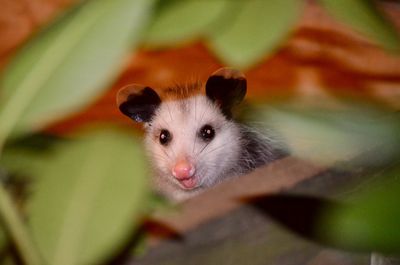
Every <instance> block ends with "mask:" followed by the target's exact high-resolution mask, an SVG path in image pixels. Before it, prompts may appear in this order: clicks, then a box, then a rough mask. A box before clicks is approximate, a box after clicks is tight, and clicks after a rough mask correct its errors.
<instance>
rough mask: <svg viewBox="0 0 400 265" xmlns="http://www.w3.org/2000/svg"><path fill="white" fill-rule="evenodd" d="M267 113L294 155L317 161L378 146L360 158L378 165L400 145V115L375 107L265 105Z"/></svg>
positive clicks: (342, 157) (268, 120)
mask: <svg viewBox="0 0 400 265" xmlns="http://www.w3.org/2000/svg"><path fill="white" fill-rule="evenodd" d="M263 113H264V115H265V116H264V121H265V122H266V123H268V124H270V125H271V126H272V127H274V129H275V130H276V131H277V132H278V133H279V135H281V136H282V138H283V139H284V141H285V143H287V145H288V147H289V149H290V151H291V154H292V155H295V156H298V157H300V158H303V159H309V160H312V161H314V162H317V163H322V164H332V163H334V162H338V161H346V160H348V159H350V158H354V157H355V156H359V155H361V154H363V153H364V152H366V151H368V150H371V149H378V150H379V152H377V153H375V154H374V155H373V156H366V157H365V160H364V161H360V163H364V164H368V165H374V163H379V161H384V160H388V159H390V158H391V157H393V156H394V155H396V154H398V150H399V148H400V142H399V132H400V127H399V125H400V120H399V118H398V117H395V116H393V115H388V113H384V112H379V111H375V110H372V108H371V109H368V108H357V107H349V108H347V109H342V110H329V109H322V108H309V109H298V108H293V107H288V108H284V107H281V108H276V109H272V108H265V109H264V110H263ZM259 119H260V117H258V118H257V120H259ZM377 157H379V159H377Z"/></svg>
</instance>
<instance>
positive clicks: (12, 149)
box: [0, 134, 67, 178]
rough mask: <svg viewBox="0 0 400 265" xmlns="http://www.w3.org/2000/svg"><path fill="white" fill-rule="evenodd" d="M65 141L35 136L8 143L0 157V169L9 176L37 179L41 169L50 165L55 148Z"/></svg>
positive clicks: (39, 135)
mask: <svg viewBox="0 0 400 265" xmlns="http://www.w3.org/2000/svg"><path fill="white" fill-rule="evenodd" d="M66 141H67V140H66V139H63V138H61V137H57V136H53V135H45V134H36V135H30V136H27V137H23V138H21V139H17V140H15V141H10V142H8V143H7V145H6V146H5V147H4V149H3V152H2V153H1V156H0V168H3V169H4V170H6V171H7V173H9V174H10V175H12V176H13V175H18V176H20V177H30V178H32V177H38V176H40V174H41V169H42V168H43V167H44V166H45V165H46V164H47V163H51V159H52V155H53V154H54V150H55V149H56V148H57V146H58V145H59V144H61V143H63V142H66Z"/></svg>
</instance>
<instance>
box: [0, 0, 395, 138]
mask: <svg viewBox="0 0 400 265" xmlns="http://www.w3.org/2000/svg"><path fill="white" fill-rule="evenodd" d="M77 2H78V1H73V0H62V1H61V0H59V1H57V0H54V1H51V0H32V1H19V0H18V1H6V0H2V2H1V7H2V8H1V13H0V18H1V19H0V22H1V26H0V38H1V41H0V65H1V68H2V69H3V68H4V67H6V65H7V63H8V62H9V61H10V59H12V57H13V55H14V54H15V53H16V52H17V51H18V49H19V48H20V47H21V46H22V45H23V44H24V43H25V42H27V41H28V40H29V39H30V38H32V36H34V35H35V34H36V33H37V32H38V30H39V29H40V28H41V27H43V26H45V25H46V24H48V23H51V21H52V19H54V18H55V17H56V16H57V15H60V13H62V12H63V11H64V10H65V9H67V8H69V7H71V6H73V5H75V4H77ZM176 2H179V1H176ZM189 2H190V1H189ZM192 2H193V1H192ZM206 2H207V1H206ZM221 2H223V1H221ZM238 2H240V1H238ZM272 2H274V1H272ZM286 2H288V3H286ZM295 2H296V1H285V3H284V2H283V4H282V5H283V6H285V5H292V6H293V5H294V4H293V3H295ZM302 2H304V3H302V4H303V5H304V7H300V6H298V4H296V8H293V7H292V8H290V10H288V11H287V10H285V7H281V9H282V11H280V10H279V8H277V11H276V12H277V13H276V14H277V15H276V16H278V14H279V15H280V13H279V12H282V13H285V12H286V13H288V14H289V15H286V16H285V15H281V18H280V19H281V21H280V20H279V18H276V21H273V20H271V22H272V23H280V24H287V25H285V27H284V28H283V29H280V31H281V32H280V33H278V34H275V33H274V32H272V33H268V30H271V29H270V28H276V26H275V25H274V26H272V25H268V24H265V25H260V24H261V23H263V18H262V17H261V18H257V17H255V18H254V20H256V21H255V22H254V23H255V24H258V25H259V27H261V28H264V29H265V31H266V32H267V34H275V35H277V36H276V37H272V40H267V41H266V42H265V44H264V46H265V47H263V48H261V49H259V51H256V53H258V54H257V56H256V58H255V59H252V58H250V59H245V60H247V61H245V63H243V64H242V63H241V62H239V63H236V65H234V66H236V67H239V68H242V70H243V71H244V73H245V74H246V76H247V79H248V87H249V95H248V96H249V98H250V99H258V100H264V101H265V100H272V99H276V98H292V99H293V98H299V99H302V100H303V99H304V98H308V99H309V102H313V103H316V102H317V101H315V100H314V98H318V99H322V100H323V101H322V102H323V103H322V104H335V102H336V103H337V100H336V98H337V97H338V96H343V94H347V95H351V96H355V97H358V98H362V99H367V100H371V101H373V102H378V103H381V104H384V105H386V106H388V107H390V108H393V109H398V108H399V106H400V105H399V104H400V103H399V99H400V92H399V89H398V85H399V82H400V59H399V58H398V56H396V54H394V53H393V52H391V51H388V50H385V49H384V47H382V45H381V44H380V43H379V39H378V40H377V39H374V38H371V37H369V36H368V37H366V36H365V35H363V34H361V33H360V30H357V29H355V30H354V28H352V24H351V23H345V22H344V21H342V20H340V19H339V18H337V17H335V16H332V14H331V13H329V12H328V11H329V10H328V11H327V9H326V8H324V7H323V5H322V4H321V2H318V1H302ZM322 2H323V1H322ZM361 2H362V1H361ZM376 2H377V5H378V8H379V10H380V11H382V12H383V14H384V16H385V18H386V19H388V20H390V22H391V23H392V25H393V26H394V27H395V28H396V29H397V30H399V27H400V19H399V18H400V13H399V12H400V6H399V3H398V2H397V1H376ZM228 4H229V3H228ZM177 5H179V4H177ZM267 5H268V4H267ZM272 5H273V4H272ZM210 6H212V4H211V5H210ZM191 8H192V9H193V10H192V9H191ZM196 8H197V7H196V6H195V5H194V6H193V7H188V10H187V11H186V14H185V16H183V15H182V14H180V13H179V14H178V15H176V17H177V21H176V23H177V25H173V24H172V25H168V24H167V23H170V24H171V23H172V22H170V21H167V20H168V19H170V18H165V21H164V22H165V23H166V24H165V25H161V26H159V29H156V30H158V31H161V32H165V33H163V34H164V35H163V34H162V33H158V34H159V35H160V36H156V34H157V32H156V33H154V34H153V35H155V37H154V38H153V39H152V38H151V36H150V37H149V41H147V42H145V43H141V44H140V45H139V47H138V48H137V49H132V52H131V53H130V54H129V55H126V58H124V60H125V62H126V63H125V66H124V67H123V69H121V71H120V75H119V77H118V78H117V80H116V81H115V82H114V83H113V84H112V85H111V86H109V88H108V89H107V91H106V93H104V94H103V95H102V96H101V97H100V98H98V99H97V100H96V102H94V103H92V104H91V105H90V106H88V107H85V108H84V109H82V111H80V112H79V113H77V114H74V115H72V116H69V117H67V118H65V119H62V120H61V121H57V122H56V123H55V124H54V123H53V124H51V125H50V126H49V127H48V129H47V130H48V131H51V132H54V133H57V134H63V133H65V132H67V131H71V130H74V129H75V128H76V127H79V126H81V125H82V124H85V123H90V122H93V121H113V122H117V123H123V124H130V121H129V119H127V118H125V117H123V116H122V115H120V113H119V111H118V109H117V108H116V107H115V93H116V91H117V90H118V89H119V88H120V87H122V86H124V85H126V84H130V83H141V84H145V85H148V86H153V87H156V88H160V87H165V86H168V85H171V84H174V83H180V82H186V81H188V80H191V79H193V78H198V79H200V80H203V81H204V80H206V78H207V77H208V76H209V75H210V73H212V72H213V71H214V70H216V69H218V68H219V67H221V66H231V62H232V61H234V60H229V58H228V59H227V60H224V56H226V55H224V54H223V52H220V49H219V48H215V47H216V46H217V47H218V44H215V42H218V41H219V40H218V39H217V40H213V39H211V40H210V39H209V38H207V36H205V35H206V34H203V33H204V32H205V30H204V29H209V28H210V25H209V24H212V23H215V22H213V21H211V19H206V21H205V23H204V25H193V26H192V27H193V29H189V30H187V31H188V32H178V33H175V32H172V33H169V32H168V31H169V30H170V29H169V27H177V26H178V25H179V24H180V23H182V24H183V23H185V19H187V21H190V18H191V15H190V12H193V13H195V12H196ZM206 8H207V6H206ZM210 8H211V7H210ZM214 8H219V9H220V10H218V11H216V12H219V13H221V14H222V15H225V16H226V14H224V12H226V13H228V12H229V11H226V10H225V8H228V7H218V6H216V7H214ZM349 8H350V7H349ZM176 9H177V10H178V9H179V7H177V8H176ZM293 9H296V10H293ZM198 10H200V12H202V10H201V7H198ZM167 11H168V12H173V10H172V11H169V10H167ZM177 12H180V11H179V10H178V11H177ZM348 12H349V13H351V12H352V11H351V10H350V9H349V10H348ZM229 13H230V14H228V15H231V16H233V18H229V17H228V18H227V20H228V22H227V23H232V24H233V25H234V22H235V21H234V14H233V15H232V14H231V13H234V9H233V11H231V12H229ZM264 13H265V16H268V15H269V13H268V11H265V12H264ZM205 14H207V13H205ZM221 14H215V15H214V14H210V16H218V15H221ZM167 15H168V14H167ZM200 15H201V14H200ZM200 15H199V16H200ZM179 16H181V17H179ZM287 16H289V18H286V17H287ZM192 17H193V16H192ZM194 17H195V19H197V17H196V16H194ZM356 19H358V18H356ZM170 20H172V19H170ZM257 20H258V21H257ZM187 21H186V23H188V22H187ZM161 22H163V21H161ZM161 22H160V23H161ZM264 23H269V21H268V20H266V21H265V22H264ZM258 25H257V26H258ZM245 26H247V27H251V26H252V25H251V23H249V24H248V25H245ZM245 26H244V27H245ZM368 26H369V25H368V21H367V22H366V25H365V27H368ZM162 27H164V28H162ZM213 28H215V26H213ZM156 30H155V31H156ZM190 30H191V31H190ZM257 30H258V29H255V30H254V32H257ZM196 31H197V32H196ZM237 31H238V34H239V35H240V34H241V35H242V36H236V37H235V38H236V39H238V42H240V41H241V40H240V38H249V36H248V34H246V33H241V32H240V31H239V30H237ZM249 31H250V32H251V36H250V38H252V39H249V40H247V43H246V41H245V43H244V44H243V49H252V43H253V44H254V45H257V42H263V38H264V37H263V36H262V35H255V34H257V33H253V32H252V29H249ZM206 33H207V32H206ZM168 34H170V38H171V39H172V40H171V39H168ZM185 34H186V35H185ZM217 34H218V33H217ZM228 37H229V36H228ZM232 39H233V40H235V39H234V38H233V37H232ZM246 45H247V46H248V47H247V46H246ZM232 53H241V51H238V52H235V51H234V50H233V51H232ZM234 62H235V61H234ZM294 100H296V99H294ZM320 102H321V101H320Z"/></svg>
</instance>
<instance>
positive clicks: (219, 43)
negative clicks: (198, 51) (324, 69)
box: [209, 0, 303, 68]
mask: <svg viewBox="0 0 400 265" xmlns="http://www.w3.org/2000/svg"><path fill="white" fill-rule="evenodd" d="M302 5H303V3H302V1H293V0H270V1H264V0H249V1H244V2H243V3H242V5H237V8H239V9H240V10H239V11H238V14H237V16H236V17H234V18H232V20H231V21H229V22H230V26H229V27H227V28H226V29H225V31H221V30H219V28H218V27H215V30H212V32H211V33H210V37H209V45H210V47H211V48H212V49H213V50H214V51H215V53H216V54H217V55H218V56H219V57H220V58H221V59H222V60H223V61H224V62H225V63H227V64H229V65H231V66H235V67H239V68H246V67H249V66H251V65H252V64H254V63H256V62H258V61H260V60H262V59H263V58H264V57H265V56H267V55H269V54H271V53H272V52H273V51H274V50H275V49H276V48H277V46H278V45H279V43H280V42H281V41H282V39H283V38H285V37H286V36H287V35H288V33H289V31H290V29H292V26H293V24H294V22H295V21H296V19H297V17H298V15H299V14H300V12H301V10H302V8H301V7H302Z"/></svg>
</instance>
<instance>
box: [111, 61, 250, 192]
mask: <svg viewBox="0 0 400 265" xmlns="http://www.w3.org/2000/svg"><path fill="white" fill-rule="evenodd" d="M245 94H246V79H245V77H244V75H243V74H242V73H240V72H239V71H236V70H233V69H228V68H222V69H220V70H218V71H217V72H215V73H214V74H212V75H211V76H210V77H209V78H208V80H207V82H206V84H205V85H204V86H203V85H201V84H200V83H196V84H192V85H185V86H176V87H172V88H167V89H164V90H161V91H159V92H157V91H156V90H154V89H152V88H150V87H147V86H142V85H130V86H127V87H124V88H122V89H121V90H120V91H119V92H118V96H117V104H118V106H119V109H120V110H121V112H122V113H123V114H125V115H126V116H128V117H130V118H131V119H133V120H134V121H136V122H140V123H144V128H145V130H146V134H145V146H146V148H147V150H148V153H149V156H150V158H151V160H152V164H153V166H154V169H155V173H156V176H157V177H159V178H161V179H162V182H165V181H168V182H170V184H172V185H174V186H175V187H176V188H178V189H181V190H183V191H186V192H193V191H195V190H201V189H202V188H206V187H209V186H212V185H214V184H216V183H217V182H219V181H221V180H222V179H223V178H225V177H227V176H230V175H232V174H233V173H234V172H233V171H234V170H235V167H236V166H237V163H238V160H239V159H240V151H241V145H240V131H239V128H238V126H237V124H236V123H235V122H234V121H233V119H232V108H233V107H235V106H236V105H237V104H239V103H240V102H241V101H242V100H243V98H244V96H245Z"/></svg>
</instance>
